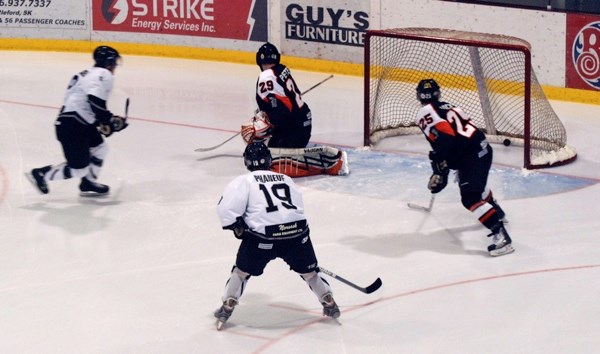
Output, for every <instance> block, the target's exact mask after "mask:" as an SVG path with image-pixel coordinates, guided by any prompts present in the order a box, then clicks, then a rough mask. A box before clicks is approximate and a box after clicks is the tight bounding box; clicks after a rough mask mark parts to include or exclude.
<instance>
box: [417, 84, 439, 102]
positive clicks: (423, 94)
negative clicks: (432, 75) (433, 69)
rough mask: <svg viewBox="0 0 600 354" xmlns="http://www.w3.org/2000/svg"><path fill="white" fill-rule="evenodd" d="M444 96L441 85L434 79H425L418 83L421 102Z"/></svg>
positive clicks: (436, 99) (418, 94)
mask: <svg viewBox="0 0 600 354" xmlns="http://www.w3.org/2000/svg"><path fill="white" fill-rule="evenodd" d="M441 97H442V94H441V93H440V85H438V83H437V82H435V80H434V79H424V80H421V81H419V84H418V85H417V99H418V100H419V101H421V103H428V102H433V101H438V100H439V99H440V98H441Z"/></svg>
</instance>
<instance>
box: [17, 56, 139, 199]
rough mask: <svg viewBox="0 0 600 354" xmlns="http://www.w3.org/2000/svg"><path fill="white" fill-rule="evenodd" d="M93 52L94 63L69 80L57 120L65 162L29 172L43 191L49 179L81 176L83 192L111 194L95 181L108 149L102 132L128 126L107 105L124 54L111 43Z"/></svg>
mask: <svg viewBox="0 0 600 354" xmlns="http://www.w3.org/2000/svg"><path fill="white" fill-rule="evenodd" d="M93 56H94V62H95V65H94V67H92V68H90V69H87V70H84V71H81V72H80V73H78V74H75V75H74V76H73V78H72V79H71V81H70V82H69V86H68V87H67V92H66V93H65V97H64V100H63V106H62V108H61V109H60V112H59V114H58V118H57V119H56V121H55V122H54V126H55V130H56V138H57V139H58V141H60V143H61V145H62V150H63V153H64V156H65V160H66V162H63V163H61V164H58V165H49V166H45V167H40V168H34V169H33V170H31V172H30V173H29V174H27V177H28V178H29V179H30V180H31V182H32V183H33V185H34V186H35V187H36V188H37V189H38V190H39V191H40V192H41V193H44V194H47V193H48V192H49V189H48V184H47V183H48V182H49V181H55V180H65V179H70V178H81V183H80V184H79V190H80V191H81V195H82V196H98V195H106V194H108V191H109V187H108V186H107V185H104V184H100V183H97V182H96V180H97V178H98V174H99V173H100V169H101V168H102V164H103V162H104V158H105V157H106V155H107V153H108V145H107V144H106V142H105V141H104V139H103V138H102V135H104V136H106V137H108V136H110V135H111V134H112V133H113V132H118V131H121V130H123V129H125V128H127V126H128V124H127V121H126V119H125V118H123V117H119V116H115V115H113V114H112V113H111V112H110V111H109V110H108V109H107V108H106V101H107V100H108V96H109V95H110V93H111V91H112V88H113V75H114V72H115V69H116V67H117V65H118V63H119V61H120V59H121V56H120V55H119V52H117V50H116V49H114V48H111V47H108V46H99V47H97V48H96V49H95V50H94V55H93Z"/></svg>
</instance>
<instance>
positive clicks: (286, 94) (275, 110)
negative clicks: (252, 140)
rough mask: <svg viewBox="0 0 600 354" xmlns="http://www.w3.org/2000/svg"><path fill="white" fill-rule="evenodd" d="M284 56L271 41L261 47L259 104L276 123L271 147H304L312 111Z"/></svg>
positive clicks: (258, 55)
mask: <svg viewBox="0 0 600 354" xmlns="http://www.w3.org/2000/svg"><path fill="white" fill-rule="evenodd" d="M280 58H281V55H280V54H279V51H278V50H277V47H275V46H274V45H273V44H271V43H265V44H263V45H262V46H261V47H260V48H259V49H258V52H257V53H256V63H257V64H258V66H259V67H260V69H261V70H262V72H261V73H260V76H259V77H258V81H257V83H256V103H257V104H258V109H259V110H260V111H263V112H265V113H266V114H267V116H268V117H269V120H270V123H271V124H272V125H273V131H272V133H271V138H270V139H269V143H268V146H269V147H276V148H303V147H306V145H307V144H308V141H309V139H310V134H311V130H312V114H311V111H310V108H309V107H308V104H306V102H304V101H302V95H301V93H300V90H299V89H298V85H296V81H294V78H293V77H292V73H291V72H290V69H289V68H288V67H286V66H285V65H283V64H281V63H280Z"/></svg>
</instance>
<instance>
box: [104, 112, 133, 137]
mask: <svg viewBox="0 0 600 354" xmlns="http://www.w3.org/2000/svg"><path fill="white" fill-rule="evenodd" d="M128 126H129V123H127V119H125V118H123V117H121V116H112V117H111V118H110V119H109V120H108V122H101V123H99V124H98V131H99V132H100V134H102V135H104V136H105V137H107V138H108V137H109V136H111V135H112V133H114V132H120V131H121V130H123V129H125V128H127V127H128Z"/></svg>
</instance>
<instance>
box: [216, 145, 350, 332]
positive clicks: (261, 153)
mask: <svg viewBox="0 0 600 354" xmlns="http://www.w3.org/2000/svg"><path fill="white" fill-rule="evenodd" d="M271 162H272V161H271V153H270V151H269V149H268V148H267V147H266V146H265V145H264V143H262V142H251V143H250V144H248V145H247V146H246V149H245V151H244V163H245V165H246V168H247V169H248V170H249V171H250V172H249V173H247V174H244V175H242V176H239V177H237V178H236V179H234V180H233V181H232V182H231V183H229V185H227V187H226V188H225V191H224V192H223V196H222V197H221V200H220V201H219V204H218V205H217V214H218V216H219V219H220V221H221V225H222V227H223V229H226V230H232V231H233V233H234V235H235V237H236V238H238V239H241V240H242V242H241V244H240V246H239V249H238V252H237V257H236V260H235V265H234V266H233V269H232V270H231V274H230V276H229V280H228V281H227V283H226V285H225V291H224V293H223V296H222V301H223V304H222V306H221V307H220V308H219V309H217V310H216V311H215V312H214V316H215V317H216V318H217V329H221V328H222V326H223V324H224V323H225V322H226V321H227V320H228V319H229V317H230V316H231V314H232V312H233V309H234V307H235V306H236V305H237V304H238V302H239V299H240V297H241V296H242V293H243V292H244V289H245V287H246V283H247V281H248V279H249V278H250V276H259V275H261V274H262V273H263V270H264V269H265V267H266V265H267V263H269V262H270V261H271V260H273V259H275V258H281V259H283V260H284V261H285V262H286V263H287V264H288V265H289V266H290V269H291V270H293V271H295V272H296V273H298V274H299V275H300V276H301V277H302V279H304V281H306V283H307V284H308V286H309V287H310V289H311V290H312V291H313V293H314V294H315V295H316V296H317V299H318V300H319V301H320V302H321V304H322V305H323V315H325V316H330V317H333V318H337V317H339V316H340V310H339V308H338V306H337V305H336V303H335V301H334V300H333V295H332V291H331V288H330V286H329V284H328V283H327V282H326V281H325V280H324V279H323V278H321V276H320V273H319V267H318V262H317V258H316V256H315V251H314V249H313V246H312V243H311V240H310V235H309V233H310V231H309V228H308V223H307V221H306V217H305V216H304V204H303V201H302V195H301V194H300V191H299V189H298V187H297V186H296V184H295V183H294V181H293V180H292V179H291V178H290V177H289V176H287V175H284V174H281V173H278V172H273V171H270V170H269V168H270V166H271Z"/></svg>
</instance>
